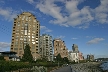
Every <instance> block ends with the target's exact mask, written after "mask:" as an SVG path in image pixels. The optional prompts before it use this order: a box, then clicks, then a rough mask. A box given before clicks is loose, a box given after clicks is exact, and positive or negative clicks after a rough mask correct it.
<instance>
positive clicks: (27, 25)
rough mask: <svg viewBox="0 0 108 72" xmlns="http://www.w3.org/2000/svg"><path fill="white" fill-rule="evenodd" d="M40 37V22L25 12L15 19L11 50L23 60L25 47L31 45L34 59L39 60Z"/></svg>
mask: <svg viewBox="0 0 108 72" xmlns="http://www.w3.org/2000/svg"><path fill="white" fill-rule="evenodd" d="M39 36H40V24H39V21H38V20H37V19H36V17H35V16H34V15H33V14H31V13H30V12H23V13H22V14H20V15H17V17H16V18H14V25H13V32H12V41H11V48H10V50H11V51H14V52H17V56H18V57H20V58H22V56H23V54H24V48H25V45H26V44H29V45H30V47H31V48H30V50H31V54H32V56H33V58H34V59H37V58H38V57H39V54H38V53H39Z"/></svg>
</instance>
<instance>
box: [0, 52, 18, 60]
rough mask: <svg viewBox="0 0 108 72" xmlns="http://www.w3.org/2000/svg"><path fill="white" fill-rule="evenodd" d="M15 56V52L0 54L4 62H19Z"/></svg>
mask: <svg viewBox="0 0 108 72" xmlns="http://www.w3.org/2000/svg"><path fill="white" fill-rule="evenodd" d="M16 54H17V53H16V52H12V51H6V52H0V56H3V57H4V59H5V60H6V61H20V58H19V57H17V56H16Z"/></svg>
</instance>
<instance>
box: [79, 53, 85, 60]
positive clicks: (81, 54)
mask: <svg viewBox="0 0 108 72" xmlns="http://www.w3.org/2000/svg"><path fill="white" fill-rule="evenodd" d="M78 55H79V60H84V56H83V53H81V52H79V53H78Z"/></svg>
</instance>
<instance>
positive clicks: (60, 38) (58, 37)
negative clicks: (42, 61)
mask: <svg viewBox="0 0 108 72" xmlns="http://www.w3.org/2000/svg"><path fill="white" fill-rule="evenodd" d="M57 38H60V39H62V38H65V36H62V35H60V36H57Z"/></svg>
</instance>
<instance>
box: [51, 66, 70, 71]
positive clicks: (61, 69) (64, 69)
mask: <svg viewBox="0 0 108 72" xmlns="http://www.w3.org/2000/svg"><path fill="white" fill-rule="evenodd" d="M51 72H72V70H71V67H70V66H66V67H62V68H60V69H58V70H54V71H51Z"/></svg>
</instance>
